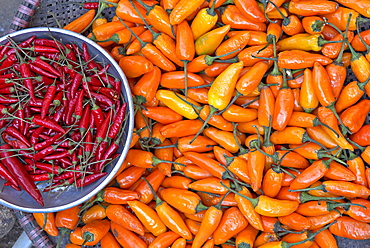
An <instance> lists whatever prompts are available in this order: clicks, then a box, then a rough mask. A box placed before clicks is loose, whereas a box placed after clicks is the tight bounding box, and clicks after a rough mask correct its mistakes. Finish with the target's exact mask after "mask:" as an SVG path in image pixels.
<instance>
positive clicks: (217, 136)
mask: <svg viewBox="0 0 370 248" xmlns="http://www.w3.org/2000/svg"><path fill="white" fill-rule="evenodd" d="M203 134H204V135H205V136H206V137H208V138H210V139H212V140H213V141H215V142H216V143H218V144H219V145H221V146H222V147H224V148H225V149H226V150H228V151H229V152H231V153H236V152H237V151H239V146H238V143H240V141H237V140H235V137H234V134H233V133H231V132H227V131H223V130H219V129H217V128H214V127H209V128H206V129H204V131H203Z"/></svg>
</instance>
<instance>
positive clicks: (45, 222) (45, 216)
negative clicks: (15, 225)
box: [32, 213, 59, 237]
mask: <svg viewBox="0 0 370 248" xmlns="http://www.w3.org/2000/svg"><path fill="white" fill-rule="evenodd" d="M32 215H33V217H34V218H35V220H36V222H37V224H38V225H39V226H40V227H41V228H42V229H43V230H44V231H45V232H46V233H47V234H49V235H50V236H53V237H56V236H58V234H59V230H58V228H57V226H56V223H55V214H54V213H33V214H32Z"/></svg>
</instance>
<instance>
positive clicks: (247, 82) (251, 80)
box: [236, 61, 270, 96]
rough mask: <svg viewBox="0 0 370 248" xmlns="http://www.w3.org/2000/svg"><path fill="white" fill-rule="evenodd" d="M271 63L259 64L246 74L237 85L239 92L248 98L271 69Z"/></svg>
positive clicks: (262, 62)
mask: <svg viewBox="0 0 370 248" xmlns="http://www.w3.org/2000/svg"><path fill="white" fill-rule="evenodd" d="M269 67H270V66H269V63H268V62H265V61H261V62H257V63H256V64H255V65H253V67H252V68H251V69H250V70H249V71H248V72H247V73H245V74H244V75H243V76H242V77H241V78H240V79H239V80H238V82H237V83H236V89H237V91H238V92H239V93H240V94H242V95H244V96H246V95H248V94H250V93H251V92H252V91H253V90H254V89H255V88H256V87H257V86H258V84H259V83H260V82H261V80H262V77H263V75H264V74H265V72H266V71H267V70H268V69H269Z"/></svg>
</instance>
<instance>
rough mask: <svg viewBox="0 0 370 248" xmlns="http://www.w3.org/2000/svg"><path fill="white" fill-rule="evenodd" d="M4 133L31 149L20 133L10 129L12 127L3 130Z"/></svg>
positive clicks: (12, 128)
mask: <svg viewBox="0 0 370 248" xmlns="http://www.w3.org/2000/svg"><path fill="white" fill-rule="evenodd" d="M5 132H7V133H8V134H10V135H11V136H13V137H14V138H17V139H19V140H20V141H22V142H23V143H25V144H26V145H27V146H28V147H31V144H30V142H29V141H28V140H27V139H26V137H25V136H24V135H23V134H22V133H21V132H19V131H18V130H17V129H15V128H14V127H12V126H9V127H7V128H6V129H5Z"/></svg>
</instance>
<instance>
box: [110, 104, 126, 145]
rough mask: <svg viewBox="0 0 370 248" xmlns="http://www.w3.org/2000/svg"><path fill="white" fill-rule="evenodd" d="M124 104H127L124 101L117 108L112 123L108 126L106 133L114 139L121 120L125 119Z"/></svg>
mask: <svg viewBox="0 0 370 248" xmlns="http://www.w3.org/2000/svg"><path fill="white" fill-rule="evenodd" d="M126 106H127V104H126V103H124V104H123V105H122V106H121V108H120V109H119V110H118V113H117V115H116V116H115V118H114V120H113V124H112V126H111V127H110V129H109V134H108V137H109V138H111V139H114V138H115V137H116V135H117V134H118V133H119V131H120V128H121V125H122V123H123V120H124V119H125V113H126Z"/></svg>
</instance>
